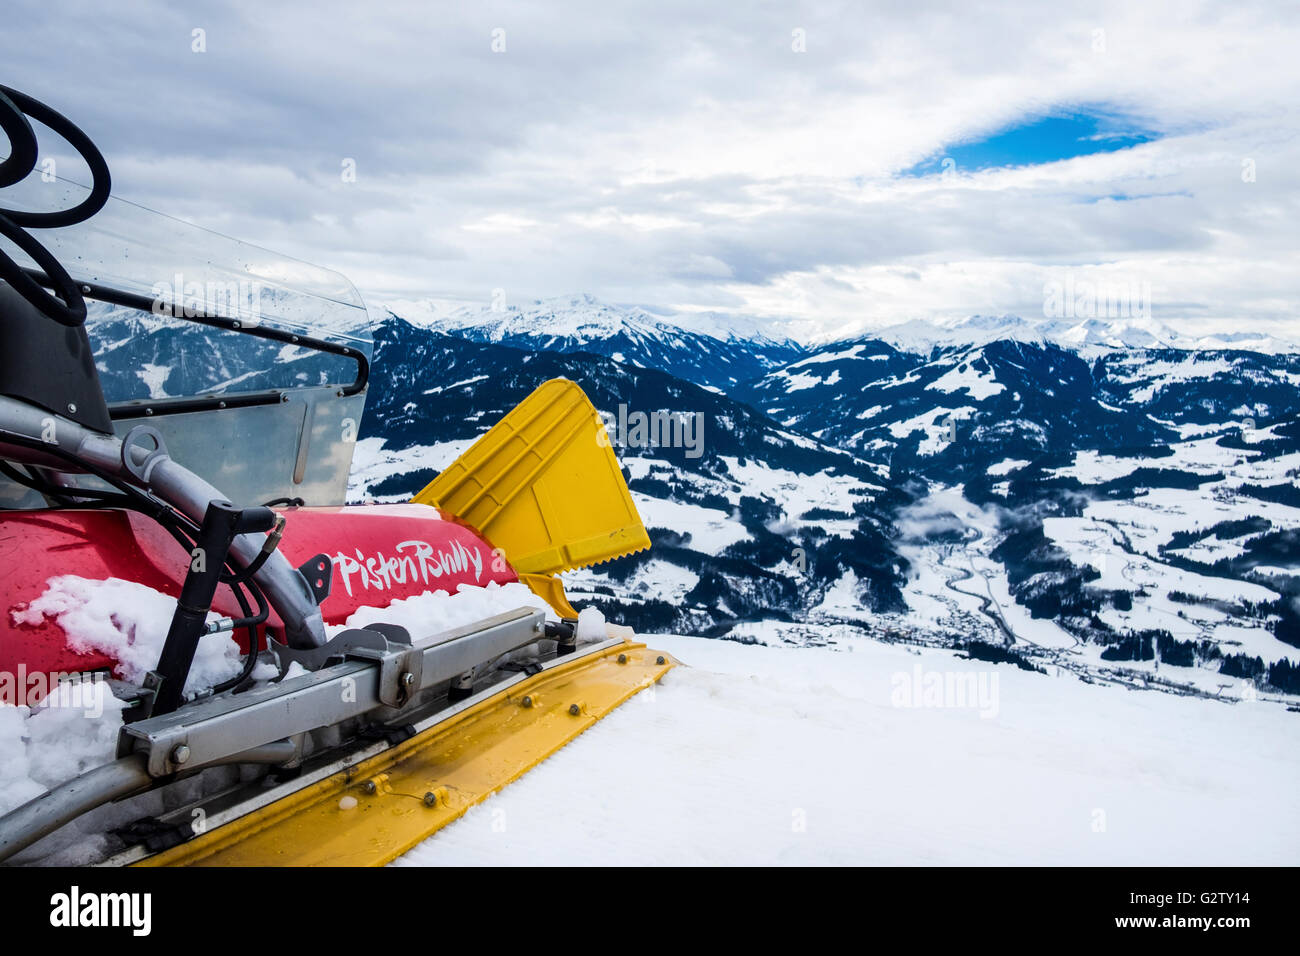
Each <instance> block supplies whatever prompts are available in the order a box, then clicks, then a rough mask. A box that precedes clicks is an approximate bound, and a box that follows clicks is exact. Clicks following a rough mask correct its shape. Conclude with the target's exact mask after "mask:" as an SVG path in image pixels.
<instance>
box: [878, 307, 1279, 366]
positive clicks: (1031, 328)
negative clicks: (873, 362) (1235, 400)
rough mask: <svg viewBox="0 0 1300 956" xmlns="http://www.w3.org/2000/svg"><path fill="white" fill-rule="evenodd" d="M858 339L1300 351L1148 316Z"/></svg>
mask: <svg viewBox="0 0 1300 956" xmlns="http://www.w3.org/2000/svg"><path fill="white" fill-rule="evenodd" d="M863 337H870V338H874V339H878V340H879V341H882V342H888V343H889V344H890V345H892V346H894V347H895V348H897V349H900V350H902V351H906V352H917V353H922V354H924V353H928V352H930V351H931V350H933V349H935V348H947V347H969V346H978V345H986V344H989V343H991V342H998V341H1003V340H1006V341H1013V342H1024V343H1027V344H1032V345H1056V346H1059V347H1061V348H1065V349H1070V350H1073V351H1076V352H1079V353H1080V354H1081V355H1084V356H1089V357H1091V356H1095V355H1099V354H1105V353H1107V352H1111V351H1116V350H1119V351H1124V350H1128V349H1180V350H1186V351H1198V350H1218V349H1238V350H1249V351H1255V352H1263V353H1266V354H1277V353H1284V352H1296V351H1300V340H1295V341H1288V340H1284V339H1280V338H1277V337H1275V336H1272V335H1269V334H1267V333H1256V332H1237V333H1221V334H1217V335H1203V336H1195V335H1184V334H1180V333H1178V332H1176V331H1174V330H1173V329H1171V328H1170V327H1169V326H1167V325H1165V324H1163V323H1162V322H1160V321H1158V320H1156V319H1153V318H1151V317H1149V316H1126V317H1122V318H1095V317H1094V318H1063V319H1062V318H1046V317H1030V318H1024V317H1022V316H1018V315H1001V316H988V315H971V316H965V317H962V318H957V319H951V320H947V321H933V322H932V321H926V320H924V319H915V320H912V321H909V322H904V323H900V324H898V325H891V326H886V327H884V328H880V329H876V330H872V331H870V332H864V333H863Z"/></svg>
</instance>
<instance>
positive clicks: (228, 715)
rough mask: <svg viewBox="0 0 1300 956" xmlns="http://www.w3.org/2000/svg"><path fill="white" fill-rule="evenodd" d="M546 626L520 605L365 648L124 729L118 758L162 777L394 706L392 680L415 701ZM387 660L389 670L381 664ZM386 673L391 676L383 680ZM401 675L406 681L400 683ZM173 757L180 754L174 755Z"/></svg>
mask: <svg viewBox="0 0 1300 956" xmlns="http://www.w3.org/2000/svg"><path fill="white" fill-rule="evenodd" d="M545 623H546V616H545V615H544V614H543V613H542V612H541V611H537V610H532V609H529V608H520V609H519V610H517V611H511V612H508V613H506V614H498V615H496V616H495V617H491V618H488V619H486V620H484V621H481V622H479V623H477V624H471V625H467V626H465V627H461V628H457V629H456V630H452V631H446V632H444V633H441V634H434V635H431V636H428V637H426V638H424V639H423V640H418V641H414V642H412V643H411V644H410V645H409V646H407V645H401V644H393V643H390V645H389V648H388V649H387V650H386V651H384V652H383V653H380V654H374V655H372V654H369V653H368V654H367V655H366V656H367V657H369V658H370V660H349V661H347V662H345V663H343V664H338V665H335V666H333V667H329V668H326V669H324V670H321V671H317V672H315V673H309V674H303V675H302V676H300V677H295V678H293V679H291V680H286V681H283V682H281V683H279V684H268V685H266V686H264V687H260V688H257V689H255V690H250V691H247V692H245V693H242V694H226V695H222V696H220V697H214V698H211V699H210V700H206V701H200V702H198V703H195V704H191V705H189V706H187V707H182V708H181V709H180V710H177V711H174V712H173V713H170V714H164V715H162V716H160V717H152V718H149V719H148V720H141V721H137V722H135V723H133V724H127V725H126V726H124V727H123V728H122V737H121V739H120V741H119V743H118V756H119V757H125V756H128V755H129V754H132V753H142V754H144V755H145V756H146V758H147V767H148V770H149V773H150V775H152V776H154V777H162V776H166V775H168V774H172V773H176V772H178V771H180V770H188V769H191V768H196V767H202V766H204V765H205V764H209V763H213V762H216V761H219V760H221V759H223V758H225V757H229V756H230V755H231V754H232V753H238V752H241V751H245V750H249V749H251V748H254V747H260V746H261V745H263V744H268V743H272V742H274V741H277V740H284V739H286V738H291V737H293V736H295V735H297V734H301V733H306V732H307V731H310V730H315V729H316V728H318V727H331V726H334V725H335V724H339V723H342V722H343V721H346V720H350V719H352V718H355V717H360V716H362V715H363V714H368V713H370V712H371V711H373V710H377V709H379V708H381V707H391V706H393V698H392V696H391V693H390V689H391V686H392V683H393V682H394V681H397V682H402V683H404V684H405V689H406V691H407V693H408V699H411V698H414V697H415V695H417V694H418V693H420V692H421V691H424V690H429V689H431V688H433V687H436V686H437V685H438V684H443V683H446V682H448V681H450V680H451V679H452V678H455V677H458V676H460V675H461V674H463V673H465V672H466V671H468V670H472V669H473V668H474V667H475V666H477V665H479V664H484V663H486V662H488V661H492V660H495V659H496V658H498V657H500V656H501V655H503V654H508V653H509V652H511V651H513V650H518V649H519V648H521V647H525V646H527V645H528V644H532V643H533V642H535V641H537V640H539V639H541V638H542V637H543V636H544V628H545ZM344 636H345V635H339V637H340V638H342V637H344ZM336 640H337V639H336ZM367 650H369V649H367ZM408 655H415V656H416V657H417V658H418V663H416V664H415V665H414V666H412V665H411V663H410V661H409V659H408ZM390 661H391V662H392V664H393V665H395V666H394V667H393V668H390V667H388V666H387V665H388V664H389V662H390ZM376 663H377V664H378V665H379V666H375V665H376ZM390 670H391V671H393V678H392V680H389V679H387V678H388V674H389V672H390ZM407 675H410V678H411V680H410V681H409V682H404V681H402V679H403V678H404V677H406V676H407ZM345 691H346V693H345ZM181 748H184V749H183V750H182V749H181ZM180 756H183V757H184V759H178V757H180Z"/></svg>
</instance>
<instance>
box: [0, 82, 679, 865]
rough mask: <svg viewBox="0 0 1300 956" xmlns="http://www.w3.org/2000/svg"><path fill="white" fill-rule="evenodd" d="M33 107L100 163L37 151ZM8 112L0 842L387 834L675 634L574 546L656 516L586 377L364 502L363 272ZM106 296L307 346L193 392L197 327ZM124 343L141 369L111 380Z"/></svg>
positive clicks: (2, 109)
mask: <svg viewBox="0 0 1300 956" xmlns="http://www.w3.org/2000/svg"><path fill="white" fill-rule="evenodd" d="M32 120H35V121H37V122H38V123H40V124H43V125H44V126H46V127H48V128H49V129H50V130H52V131H53V132H55V133H57V134H59V135H60V136H62V137H63V138H64V139H65V140H66V141H67V143H68V144H70V145H71V146H72V147H73V148H74V149H76V150H77V152H78V153H80V155H81V157H82V159H83V160H84V161H85V163H86V164H87V165H88V166H89V168H90V173H91V176H92V180H93V181H92V183H91V185H90V187H89V188H86V187H82V186H79V185H76V184H73V183H71V182H68V181H66V180H63V179H58V178H56V177H54V176H52V175H42V170H37V152H38V150H37V140H36V136H35V132H34V130H33V128H32V123H31V121H32ZM0 129H3V131H4V133H5V135H6V136H7V138H8V141H9V155H8V158H7V159H5V160H3V162H0V187H3V189H2V190H0V234H2V235H3V236H4V237H5V239H6V240H8V243H9V244H10V247H9V248H10V251H12V247H17V250H19V254H18V255H17V256H16V258H15V257H12V256H11V255H8V254H6V252H5V250H0V597H2V598H3V600H2V601H0V605H2V606H0V773H3V774H4V775H5V776H3V777H0V813H3V815H0V861H6V862H8V863H10V864H19V863H25V862H40V861H45V860H49V859H55V860H60V861H67V860H69V859H72V860H74V861H75V862H108V863H113V864H146V865H303V864H330V865H376V864H382V863H386V862H388V861H390V860H392V859H393V858H395V857H396V856H398V855H400V854H401V853H403V852H405V851H406V850H408V849H410V848H411V847H413V846H415V845H416V844H418V843H419V842H421V841H422V840H425V839H427V838H428V837H429V836H430V835H431V834H433V833H435V832H436V831H437V830H438V829H440V828H441V827H443V826H445V825H446V824H447V823H449V822H451V821H453V820H455V819H456V818H457V817H459V816H460V815H461V814H463V813H464V812H465V811H466V809H467V808H469V807H470V806H472V805H474V804H475V803H478V802H480V801H482V800H483V799H485V798H486V797H487V796H488V795H490V794H491V793H493V792H495V791H496V790H498V789H500V788H501V787H503V786H505V785H506V784H508V783H509V782H510V781H512V780H514V779H515V778H517V777H518V776H519V775H521V774H522V773H524V772H526V771H527V770H528V769H529V768H531V767H532V766H534V765H536V764H537V763H539V762H540V761H542V760H544V759H545V758H546V757H547V756H548V755H550V754H551V753H553V752H554V751H556V750H557V749H559V748H560V747H562V746H563V745H564V744H565V743H566V742H568V741H569V740H571V739H572V738H573V737H575V736H576V735H578V734H579V733H581V732H582V731H583V730H585V729H586V728H587V727H589V726H591V725H592V724H593V723H594V722H595V721H597V720H599V719H600V718H601V717H603V716H604V715H605V714H607V713H609V712H610V711H611V710H612V709H613V708H615V707H617V706H618V705H619V704H620V703H622V702H623V701H625V700H626V699H628V698H629V697H631V696H632V695H633V694H635V693H637V692H638V691H640V690H642V689H644V688H646V687H648V686H650V685H651V684H653V683H654V682H655V681H657V680H658V679H659V678H660V677H661V676H662V675H663V674H664V673H665V672H666V671H667V670H668V669H669V668H671V667H672V666H674V663H675V662H674V661H673V660H672V659H671V658H670V657H668V656H666V655H663V654H659V653H657V652H655V651H651V650H648V649H647V648H646V647H645V646H644V645H643V644H641V643H639V642H637V641H636V640H635V638H634V635H633V634H632V632H631V630H630V629H628V628H624V627H619V626H617V625H613V624H608V625H607V624H605V623H604V621H603V619H602V618H600V615H599V613H598V612H596V613H593V612H584V613H583V614H582V615H579V614H578V612H576V611H575V609H574V608H573V607H571V606H570V604H569V602H568V600H567V599H566V597H565V594H564V589H563V586H562V584H561V582H560V579H559V577H558V575H559V573H560V572H562V571H565V570H568V569H573V568H580V567H585V566H589V565H591V564H594V563H596V562H600V561H605V560H609V559H612V558H615V557H619V556H621V555H625V554H629V553H631V552H634V551H638V550H641V549H644V548H647V547H649V544H650V542H649V538H648V537H647V535H646V531H645V528H644V527H643V526H642V523H641V520H640V518H639V516H638V515H637V511H636V508H635V506H634V504H633V502H632V499H631V496H630V494H629V492H628V489H627V486H626V484H625V483H624V480H623V476H622V473H621V471H620V468H619V465H618V462H617V460H616V459H615V456H614V453H613V451H612V449H611V447H610V443H609V441H608V440H605V436H604V434H603V431H602V428H603V426H602V423H601V420H600V418H599V416H598V415H597V413H596V410H595V409H594V408H593V407H592V405H591V403H590V402H589V401H588V399H587V397H586V396H585V395H584V394H583V392H582V391H581V389H580V388H578V386H577V385H575V384H574V383H572V382H568V381H565V380H558V379H557V380H552V381H549V382H545V383H543V384H542V385H541V386H540V387H539V388H538V389H537V390H536V391H535V392H533V394H532V395H530V396H529V397H528V398H527V399H525V400H524V401H523V402H522V403H521V404H520V405H519V406H518V407H516V408H515V409H514V410H513V411H511V412H510V413H509V414H508V415H506V416H505V418H503V419H502V420H501V421H500V422H499V423H498V424H496V425H495V426H494V427H493V428H491V429H490V430H488V431H487V432H486V433H485V434H483V435H482V436H481V437H480V438H479V440H478V441H477V442H476V443H475V444H473V445H472V446H471V447H470V448H469V449H468V450H466V451H465V452H464V454H462V455H461V456H460V458H459V459H457V460H456V461H455V462H454V463H453V464H451V465H450V466H448V467H446V468H445V469H443V470H442V471H441V473H440V474H439V475H438V477H437V478H436V479H435V480H434V481H433V482H432V483H430V484H429V485H428V487H426V488H425V489H424V490H423V491H421V492H420V493H419V494H418V495H416V496H415V498H414V499H413V500H412V501H411V502H409V503H405V504H387V505H380V504H369V505H364V506H349V505H346V504H345V498H346V492H347V481H348V474H349V471H350V468H351V464H352V456H353V450H354V448H355V445H356V440H357V428H358V425H359V423H360V421H361V416H362V413H363V410H364V405H365V400H366V393H367V385H368V377H369V370H370V369H369V353H370V341H369V335H368V333H367V332H366V322H365V315H366V313H365V308H364V305H363V304H362V303H361V301H360V299H359V297H358V296H357V293H356V291H355V289H353V287H352V286H351V284H350V283H349V282H347V280H345V279H343V278H342V277H341V276H339V275H337V274H336V273H332V272H329V271H328V270H324V269H319V268H316V267H314V266H310V265H307V264H306V263H302V262H298V261H295V260H291V259H288V258H286V257H283V256H277V255H274V254H272V253H269V252H267V251H266V250H263V249H259V248H255V247H252V246H249V245H247V244H244V243H238V242H235V241H234V240H230V239H227V238H225V237H222V236H219V235H217V234H215V233H210V232H206V231H204V230H200V229H197V228H195V227H192V226H188V225H186V224H183V223H180V222H178V221H176V220H173V219H169V218H167V217H164V216H161V215H158V214H156V213H151V212H149V211H148V210H145V209H143V208H142V207H139V206H136V205H133V204H130V203H126V202H123V201H121V200H118V199H115V198H110V196H109V172H108V167H107V165H106V163H105V161H104V159H103V157H102V155H101V154H100V152H99V150H98V149H97V148H96V147H95V145H94V144H93V143H92V142H91V140H90V139H89V138H88V137H87V136H86V135H85V134H84V133H83V132H82V131H81V130H80V129H78V128H77V127H76V126H74V125H73V124H72V123H71V122H69V121H68V120H67V119H65V118H64V117H63V116H61V115H60V114H58V113H56V112H55V111H53V110H51V109H50V108H49V107H47V106H45V105H44V104H42V103H40V102H38V101H36V100H35V99H32V98H31V97H28V96H26V95H24V94H22V93H19V92H17V91H15V90H12V89H9V88H7V87H0ZM41 208H45V209H49V210H50V211H34V210H38V209H41ZM92 217H93V218H92ZM28 230H53V231H50V232H44V231H42V232H41V233H40V235H41V240H40V241H38V240H37V239H36V238H34V236H33V233H32V232H29V231H28ZM214 291H215V293H217V295H215V296H214ZM87 302H91V303H96V305H95V306H94V309H95V312H96V314H97V315H98V314H100V313H101V312H102V311H104V310H107V311H109V312H111V313H112V314H113V315H114V316H117V317H118V318H121V317H122V316H137V317H138V319H139V323H140V325H139V326H138V327H139V328H142V329H144V328H148V329H150V330H156V329H158V328H160V327H173V326H174V327H175V328H177V329H183V330H184V332H185V334H186V335H188V336H189V337H190V338H189V339H186V340H184V341H187V342H190V343H191V344H192V339H193V336H194V335H195V334H197V333H200V332H201V334H202V335H203V336H204V337H206V338H210V339H212V348H213V351H212V353H210V362H208V363H206V364H205V366H204V368H205V369H207V368H208V366H212V365H219V364H221V363H222V362H224V361H225V356H226V355H227V354H228V353H229V350H228V349H227V351H223V352H221V353H217V351H216V349H217V345H218V340H219V341H220V342H221V343H223V344H224V343H227V342H236V341H237V342H240V343H243V342H245V341H251V340H253V339H255V340H258V342H259V343H266V344H265V345H259V347H269V348H271V349H275V348H277V347H278V348H279V349H280V352H279V355H280V356H281V357H282V358H283V359H284V361H285V363H286V365H287V366H288V367H290V368H298V367H301V368H302V369H303V371H301V372H299V373H297V374H296V375H294V376H292V378H293V381H292V382H291V383H290V385H288V386H286V385H283V384H279V385H277V384H274V383H271V382H269V381H267V380H266V376H265V375H261V373H259V372H257V371H256V370H250V371H249V372H247V373H235V372H232V373H231V376H230V379H231V380H230V381H227V382H225V383H223V384H222V386H221V387H212V386H211V383H208V385H204V386H202V387H198V386H196V387H193V388H191V389H189V391H187V392H185V393H182V394H168V393H167V391H166V389H165V388H164V387H163V386H164V385H168V384H169V383H174V382H175V381H181V382H185V381H186V376H185V375H184V374H179V373H177V374H173V373H174V372H176V369H174V368H169V367H168V366H167V365H166V364H165V363H166V361H167V360H168V359H169V358H171V359H174V360H175V362H176V363H179V364H184V362H185V361H189V362H190V363H191V365H192V364H194V363H193V360H192V354H193V353H192V352H186V353H184V354H181V352H179V351H178V352H177V353H176V354H175V355H173V356H170V357H169V356H167V355H163V356H161V357H159V356H154V357H153V360H152V361H149V362H145V361H143V360H142V359H141V358H140V357H139V356H138V355H136V356H135V357H134V358H132V354H133V353H132V352H131V346H133V345H134V344H138V342H137V340H135V339H131V340H130V341H127V340H125V339H124V341H123V342H119V343H109V345H110V346H112V347H104V348H102V349H101V350H100V353H99V355H98V357H97V356H96V354H95V352H94V351H92V345H91V339H90V336H89V335H88V333H87V329H86V320H87ZM167 341H170V342H174V343H175V342H180V341H182V340H181V339H179V338H173V339H168V340H167ZM119 346H120V347H119ZM176 347H177V348H178V349H179V348H180V346H176ZM119 356H120V357H119ZM186 356H191V357H190V358H188V359H187V358H186ZM122 361H125V363H126V368H125V371H126V378H127V379H128V380H138V381H139V382H143V383H144V384H145V385H147V386H148V387H149V394H148V395H147V396H137V397H134V398H129V399H121V400H118V399H115V400H114V401H112V402H109V401H108V399H107V398H106V396H105V388H104V381H107V379H106V378H105V376H108V375H110V373H120V372H121V371H122V368H120V367H119V368H115V367H114V363H115V362H122ZM327 370H328V371H327ZM189 371H191V372H192V371H194V370H193V369H192V368H191V369H189ZM342 371H346V372H347V373H348V374H347V375H341V376H339V375H336V374H335V373H340V372H342ZM180 372H181V373H184V372H186V369H180ZM436 373H437V370H434V369H431V370H430V375H431V376H435V375H436ZM259 376H260V377H259ZM241 379H242V380H245V381H247V382H249V383H251V384H252V385H254V386H256V387H251V388H247V389H244V390H239V389H238V388H237V387H236V386H237V383H238V382H239V380H241ZM119 380H120V375H119V377H118V378H115V379H114V381H119ZM171 387H174V386H171ZM433 400H436V399H434V398H431V401H433ZM105 733H108V734H110V735H114V736H115V739H116V751H115V753H116V756H115V757H114V754H113V752H112V739H110V740H109V742H108V745H107V746H108V750H109V752H108V753H107V755H106V756H105V757H104V759H102V760H98V759H95V754H96V753H97V752H98V751H96V750H95V747H94V744H95V740H96V735H100V736H101V737H102V736H103V734H105ZM87 741H89V743H87ZM99 745H100V746H101V748H102V747H103V741H102V740H101V741H99ZM42 747H43V748H45V749H41V748H42ZM61 772H66V774H67V777H66V779H50V777H51V775H52V774H53V775H56V776H57V775H58V774H59V773H61ZM6 796H7V800H6ZM20 798H22V799H20ZM6 811H7V812H6Z"/></svg>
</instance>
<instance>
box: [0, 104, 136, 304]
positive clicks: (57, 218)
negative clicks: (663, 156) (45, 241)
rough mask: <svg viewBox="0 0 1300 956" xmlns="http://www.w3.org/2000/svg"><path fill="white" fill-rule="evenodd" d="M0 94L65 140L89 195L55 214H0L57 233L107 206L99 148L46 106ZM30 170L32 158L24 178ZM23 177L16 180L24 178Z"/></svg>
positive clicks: (107, 189)
mask: <svg viewBox="0 0 1300 956" xmlns="http://www.w3.org/2000/svg"><path fill="white" fill-rule="evenodd" d="M0 93H3V94H4V95H5V97H7V99H8V101H9V103H10V104H11V105H12V106H16V107H17V108H18V109H19V110H21V111H22V112H23V113H25V114H27V116H30V117H31V118H32V119H34V120H36V121H37V122H39V123H44V124H45V125H46V126H48V127H49V128H50V129H52V130H54V132H56V133H58V134H59V135H60V136H62V137H63V138H64V139H65V140H67V141H68V145H70V146H71V147H72V148H73V149H75V150H76V151H77V152H78V153H80V154H81V158H82V159H83V160H85V161H86V165H87V166H89V167H90V175H91V186H90V195H89V196H87V197H86V198H85V199H83V200H82V201H81V202H79V203H77V205H75V206H72V207H71V208H69V209H59V210H57V211H55V212H25V211H23V210H21V209H3V208H0V214H3V215H5V216H7V217H8V218H9V221H10V222H12V223H15V224H16V225H19V226H23V227H24V228H27V229H58V228H60V227H63V226H75V225H76V224H77V223H79V222H85V221H86V220H87V219H89V218H90V217H91V216H93V215H95V213H97V212H99V211H100V210H101V209H103V208H104V204H105V203H106V202H108V196H109V193H110V191H111V190H112V185H113V180H112V177H111V176H110V175H109V172H108V163H107V162H106V161H105V160H104V154H103V153H101V152H100V151H99V147H98V146H96V145H95V144H94V143H93V142H92V141H91V139H90V137H89V136H87V135H86V134H85V133H83V132H82V131H81V128H80V127H79V126H77V125H76V124H75V123H73V122H72V120H70V119H68V118H67V117H66V116H64V115H63V114H62V113H59V112H57V111H55V110H53V109H51V108H50V107H48V106H46V105H45V104H44V103H42V102H41V101H40V100H37V99H33V98H32V97H30V96H28V95H27V94H26V93H20V92H19V91H18V90H15V89H12V88H10V87H8V86H0ZM0 105H3V104H0ZM34 168H35V157H33V164H32V166H31V167H30V168H29V169H28V170H27V174H25V175H29V174H30V173H31V171H32V169H34ZM25 175H24V176H20V177H18V179H23V178H25ZM17 181H18V180H15V182H17ZM33 304H34V303H33Z"/></svg>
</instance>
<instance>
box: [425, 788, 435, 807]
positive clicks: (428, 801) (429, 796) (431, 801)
mask: <svg viewBox="0 0 1300 956" xmlns="http://www.w3.org/2000/svg"><path fill="white" fill-rule="evenodd" d="M424 805H425V806H426V807H436V806H437V805H438V795H437V794H436V793H434V792H433V791H432V790H430V791H429V792H428V793H426V794H425V795H424Z"/></svg>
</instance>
